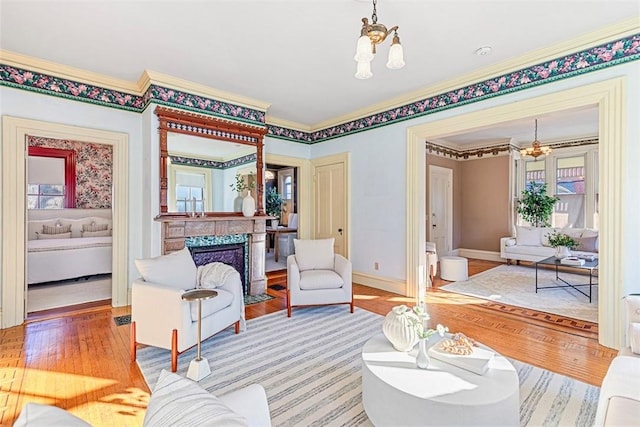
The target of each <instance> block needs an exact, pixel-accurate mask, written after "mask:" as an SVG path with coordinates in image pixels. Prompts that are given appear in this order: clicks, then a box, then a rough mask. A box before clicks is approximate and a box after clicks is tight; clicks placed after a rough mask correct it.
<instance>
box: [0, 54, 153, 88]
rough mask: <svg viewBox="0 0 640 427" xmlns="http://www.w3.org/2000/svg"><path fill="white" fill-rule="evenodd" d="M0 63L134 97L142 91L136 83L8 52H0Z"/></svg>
mask: <svg viewBox="0 0 640 427" xmlns="http://www.w3.org/2000/svg"><path fill="white" fill-rule="evenodd" d="M0 63H2V64H6V65H9V66H12V67H16V68H23V69H27V70H29V71H32V72H36V73H41V74H47V75H52V76H55V77H59V78H62V79H68V80H74V81H77V82H82V83H85V84H90V85H94V86H99V87H102V88H105V89H111V90H117V91H122V92H127V93H130V94H134V95H142V91H141V90H140V88H139V86H138V84H136V83H133V82H130V81H127V80H121V79H116V78H113V77H109V76H105V75H104V74H98V73H94V72H91V71H87V70H82V69H80V68H75V67H70V66H68V65H62V64H58V63H55V62H51V61H47V60H45V59H40V58H35V57H32V56H27V55H23V54H21V53H16V52H11V51H8V50H0Z"/></svg>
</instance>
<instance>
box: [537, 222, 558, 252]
mask: <svg viewBox="0 0 640 427" xmlns="http://www.w3.org/2000/svg"><path fill="white" fill-rule="evenodd" d="M559 230H560V229H559V228H549V227H544V228H541V229H540V243H541V244H542V246H547V247H551V245H550V244H549V236H551V235H552V234H553V233H556V232H558V231H559Z"/></svg>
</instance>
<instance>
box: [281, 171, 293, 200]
mask: <svg viewBox="0 0 640 427" xmlns="http://www.w3.org/2000/svg"><path fill="white" fill-rule="evenodd" d="M291 180H292V179H291V176H287V177H286V178H285V179H284V191H283V198H284V199H286V200H291V199H292V198H293V197H291Z"/></svg>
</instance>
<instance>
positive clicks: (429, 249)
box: [425, 242, 438, 284]
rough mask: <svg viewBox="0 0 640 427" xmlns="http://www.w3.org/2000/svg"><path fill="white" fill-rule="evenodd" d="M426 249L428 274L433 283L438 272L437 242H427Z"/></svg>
mask: <svg viewBox="0 0 640 427" xmlns="http://www.w3.org/2000/svg"><path fill="white" fill-rule="evenodd" d="M425 251H426V253H427V268H428V271H427V274H428V276H429V279H430V280H431V283H432V284H433V278H434V277H435V276H436V274H438V254H437V253H436V244H435V243H433V242H427V243H426V245H425Z"/></svg>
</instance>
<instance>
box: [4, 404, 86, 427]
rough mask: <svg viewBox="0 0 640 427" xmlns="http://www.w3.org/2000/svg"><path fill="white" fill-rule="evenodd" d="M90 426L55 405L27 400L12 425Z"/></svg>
mask: <svg viewBox="0 0 640 427" xmlns="http://www.w3.org/2000/svg"><path fill="white" fill-rule="evenodd" d="M26 426H29V427H51V426H65V427H91V424H89V423H87V422H85V421H84V420H82V419H80V418H78V417H76V416H75V415H73V414H72V413H70V412H67V411H65V410H64V409H60V408H58V407H56V406H51V405H43V404H40V403H33V402H29V403H27V404H26V405H24V407H23V408H22V411H20V416H19V417H18V419H16V421H15V422H14V423H13V427H26Z"/></svg>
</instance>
